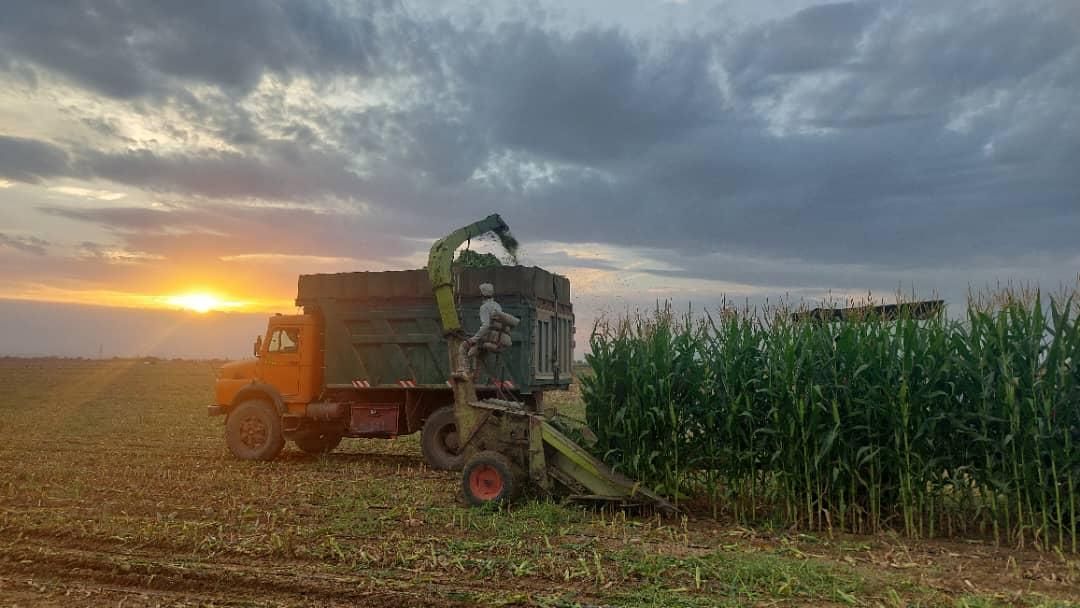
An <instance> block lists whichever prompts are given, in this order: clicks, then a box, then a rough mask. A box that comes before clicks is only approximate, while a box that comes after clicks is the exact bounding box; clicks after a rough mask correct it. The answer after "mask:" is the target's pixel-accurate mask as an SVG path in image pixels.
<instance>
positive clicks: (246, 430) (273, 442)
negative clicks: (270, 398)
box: [225, 399, 285, 460]
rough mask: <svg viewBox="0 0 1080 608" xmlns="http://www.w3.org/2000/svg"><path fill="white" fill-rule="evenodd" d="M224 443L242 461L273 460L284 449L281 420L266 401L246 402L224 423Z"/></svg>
mask: <svg viewBox="0 0 1080 608" xmlns="http://www.w3.org/2000/svg"><path fill="white" fill-rule="evenodd" d="M225 443H226V445H228V446H229V451H231V452H232V453H233V455H234V456H236V457H237V458H239V459H240V460H273V459H274V458H276V457H277V455H278V454H279V453H280V452H281V449H282V448H283V447H285V438H284V437H282V435H281V416H279V415H278V413H277V410H276V409H274V406H273V405H271V404H269V403H267V402H265V401H260V400H258V399H253V400H250V401H244V402H243V403H241V404H240V405H238V406H236V407H235V408H233V410H232V411H231V412H229V417H228V419H226V420H225Z"/></svg>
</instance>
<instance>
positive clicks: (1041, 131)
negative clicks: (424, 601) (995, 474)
mask: <svg viewBox="0 0 1080 608" xmlns="http://www.w3.org/2000/svg"><path fill="white" fill-rule="evenodd" d="M79 6H80V7H81V9H82V11H83V12H84V13H85V14H84V15H83V16H82V17H77V16H72V15H73V14H77V13H78V12H79V11H78V10H74V9H73V10H67V11H61V10H60V9H58V8H56V6H54V5H52V4H48V3H33V4H27V6H24V7H20V9H19V11H20V13H19V14H16V15H14V17H13V18H12V19H6V20H5V21H4V25H0V49H3V50H4V51H6V52H7V53H8V54H9V56H11V57H15V59H14V61H21V62H24V63H25V64H27V65H32V66H35V67H36V68H37V69H42V70H50V71H52V72H57V73H60V74H64V75H66V76H68V77H69V78H72V79H75V80H77V81H79V82H82V83H83V84H84V86H86V87H88V88H90V89H92V90H94V91H97V92H98V93H102V94H106V95H112V96H118V97H132V96H135V97H137V96H140V95H145V94H148V93H153V92H161V91H169V93H168V96H169V97H168V100H169V101H168V103H170V104H172V105H170V107H173V108H179V109H180V111H181V114H182V115H183V116H185V118H186V120H187V123H188V124H177V125H175V129H176V135H177V138H178V140H180V141H182V142H185V143H186V142H188V141H190V142H192V144H191V146H190V147H189V149H186V150H185V151H184V152H182V153H177V152H165V151H162V150H161V149H156V148H154V147H153V146H150V145H147V144H143V145H142V147H138V146H132V145H131V144H130V143H129V142H123V141H120V142H118V141H115V139H118V138H114V139H113V140H109V143H110V144H112V145H109V146H101V147H100V149H98V148H86V147H83V148H72V149H71V150H69V152H67V153H65V152H63V151H62V150H60V149H59V148H55V146H52V145H51V144H45V143H43V142H36V143H35V142H30V141H29V140H17V141H18V142H19V143H18V144H17V145H18V146H22V148H23V149H24V150H26V151H27V153H26V154H18V155H15V156H12V155H11V154H10V153H9V154H8V155H7V156H0V158H3V159H5V160H7V162H4V163H0V175H4V176H7V177H8V178H9V179H21V180H23V181H30V180H37V179H41V178H42V177H47V176H51V175H57V174H64V172H68V173H70V174H73V175H75V174H77V175H82V176H85V177H93V178H97V179H102V180H110V181H115V182H120V183H125V184H130V185H135V186H138V187H141V188H145V189H147V190H151V191H154V192H161V193H169V194H170V195H176V197H177V198H180V199H184V198H185V197H188V198H192V199H194V200H195V201H203V202H201V203H196V202H192V203H191V207H190V208H191V209H195V208H199V207H200V206H202V207H205V208H206V209H208V210H209V211H207V213H209V214H211V215H198V216H197V217H196V218H194V219H192V218H191V217H189V216H190V213H189V212H183V213H181V212H178V211H175V210H173V211H164V212H150V213H146V214H142V215H140V214H138V213H136V212H132V211H122V212H121V211H115V210H113V211H109V210H103V211H100V212H99V211H97V210H86V209H82V210H77V211H76V210H63V211H57V210H55V209H54V210H50V211H48V212H49V213H54V214H61V215H64V216H65V217H69V218H74V219H81V220H84V221H90V222H94V223H99V224H102V225H106V226H112V227H114V228H116V229H117V230H122V231H126V232H127V233H129V236H128V238H130V239H131V242H130V243H129V244H130V245H131V246H133V247H136V246H137V247H138V250H140V251H151V252H152V251H153V250H154V248H155V247H157V248H158V249H160V250H165V249H168V250H169V251H171V252H181V251H182V247H183V243H184V237H183V236H178V235H176V234H168V235H167V238H165V236H162V235H159V237H155V238H158V242H157V244H155V243H154V242H153V239H152V238H150V237H144V236H140V235H139V234H138V231H139V230H143V229H149V228H148V226H152V225H154V224H155V222H159V221H168V222H177V221H180V220H181V219H183V220H184V221H187V222H189V223H188V224H185V228H184V229H185V230H188V231H189V232H192V235H188V239H189V241H188V242H190V243H197V244H198V245H199V246H200V247H203V248H206V249H207V250H209V249H210V248H213V247H221V248H225V249H224V250H225V251H228V252H237V253H243V252H245V250H244V249H243V248H244V247H247V248H249V249H247V251H263V250H262V249H250V248H251V247H255V246H256V244H257V243H256V241H255V239H252V238H249V237H245V236H243V234H242V233H243V230H242V229H241V224H242V221H241V220H239V219H229V218H228V215H227V211H226V209H227V208H228V207H229V205H230V203H225V202H223V203H220V204H218V202H216V200H217V199H221V200H226V199H227V200H228V201H235V200H237V199H242V200H244V201H245V202H250V201H251V200H262V201H266V200H275V201H291V202H294V203H297V204H305V205H309V206H311V207H312V209H313V210H314V209H318V208H319V207H320V205H322V204H324V203H325V202H326V201H327V200H333V201H334V202H335V203H340V202H345V203H348V204H351V205H354V206H356V207H358V208H362V209H364V213H365V214H366V215H363V216H360V215H358V216H356V217H357V218H360V217H363V218H364V219H342V218H341V217H336V216H332V215H331V216H325V217H332V218H334V219H332V220H326V219H325V217H324V216H318V214H316V213H314V211H311V212H304V213H307V215H296V216H289V215H285V214H281V213H276V214H269V215H266V216H265V219H262V220H260V221H259V226H260V228H261V229H262V230H267V231H270V232H271V233H273V234H275V235H277V236H279V237H281V239H282V243H283V244H281V245H280V247H282V248H283V249H281V250H282V251H286V250H287V251H289V252H304V253H318V252H319V251H320V248H321V247H322V248H329V249H332V250H333V251H348V252H351V253H349V254H350V255H351V254H352V253H355V251H354V250H353V249H351V248H350V247H349V246H343V245H340V244H339V243H338V242H337V241H336V240H333V239H322V240H321V241H320V240H319V239H315V238H299V237H297V236H295V235H293V236H291V237H290V236H288V234H287V233H288V232H289V231H288V228H289V224H290V223H295V222H299V223H300V225H303V226H309V225H310V226H312V227H314V228H317V229H319V230H322V231H324V232H323V234H327V235H333V237H334V238H335V239H338V238H340V239H344V240H348V239H349V231H355V232H356V234H364V235H365V238H367V237H368V236H370V235H373V234H374V233H375V232H378V233H379V234H395V233H397V234H405V235H408V236H418V237H427V236H434V235H438V234H441V233H442V232H443V231H444V230H445V229H446V228H447V226H448V225H451V224H450V222H460V221H461V220H462V219H463V218H466V217H472V216H473V215H482V214H484V213H486V212H488V211H490V210H491V209H498V210H499V211H500V212H502V213H504V215H505V216H506V217H507V218H508V219H509V220H510V221H511V222H512V223H513V225H514V226H515V231H516V232H518V233H519V234H520V235H521V236H522V237H524V238H526V239H545V240H551V241H569V242H589V243H592V242H601V243H613V244H621V245H625V246H629V247H642V246H647V247H653V248H656V249H658V250H668V251H670V252H673V253H672V257H671V258H669V259H667V260H665V261H666V262H667V263H668V264H669V265H672V266H675V267H679V266H680V262H679V260H680V259H682V260H684V267H683V270H682V271H669V270H665V271H660V270H657V271H655V272H656V273H658V274H664V273H671V272H682V273H683V274H682V275H680V276H689V277H699V278H724V277H730V278H745V280H747V281H751V282H752V281H754V280H755V279H754V276H757V280H759V281H768V282H769V283H770V284H773V283H774V282H779V283H783V284H785V285H804V284H806V282H805V281H798V280H797V278H798V277H799V276H802V277H812V278H811V279H808V280H810V281H813V282H814V283H816V284H819V285H821V284H825V285H827V284H834V285H841V286H854V285H857V284H862V283H865V282H866V281H868V280H869V277H872V276H873V274H874V272H884V273H888V274H887V276H888V277H889V281H892V280H894V279H896V278H900V277H904V276H919V275H920V274H921V275H922V276H928V275H930V274H933V269H936V268H940V267H942V266H945V265H956V264H967V265H969V266H973V265H974V266H980V267H986V268H990V269H993V268H999V269H1004V268H1011V266H1009V265H1008V264H1006V263H1005V261H1008V260H1010V259H1018V260H1019V259H1023V260H1028V261H1030V260H1047V259H1049V260H1053V259H1057V260H1061V261H1062V262H1061V263H1062V264H1063V265H1064V264H1067V263H1068V262H1067V261H1068V260H1070V259H1074V258H1076V257H1077V256H1078V255H1080V250H1078V246H1077V245H1076V239H1075V234H1076V233H1077V231H1078V230H1080V194H1078V193H1080V172H1078V171H1076V169H1075V165H1076V161H1077V159H1078V158H1080V122H1078V121H1077V118H1076V112H1075V104H1076V99H1077V97H1078V95H1080V31H1078V28H1080V11H1077V10H1076V9H1075V7H1074V5H1073V3H1071V2H1069V1H1065V0H1062V1H1059V2H1045V3H1039V4H1038V5H1029V4H1024V3H1014V2H1007V1H997V2H978V3H938V2H899V1H881V2H848V3H835V4H824V5H818V6H813V7H810V8H807V9H806V10H803V11H799V12H796V13H794V14H790V15H786V16H780V17H778V18H776V19H772V20H767V21H765V22H762V23H760V24H757V25H751V26H742V25H739V24H734V23H727V22H723V23H710V24H701V26H700V27H699V28H698V30H697V31H696V32H695V33H680V34H678V35H671V33H660V34H654V35H652V36H649V37H645V36H635V35H632V34H630V33H627V32H625V31H622V30H619V29H613V28H609V27H603V26H585V27H580V28H577V29H573V30H568V29H565V28H564V29H559V28H557V27H553V26H551V25H549V24H545V23H542V22H538V21H528V20H516V21H506V22H500V23H488V22H484V21H482V20H463V21H460V20H459V21H454V20H451V19H444V18H440V17H437V16H429V17H426V18H417V17H415V16H414V15H410V13H409V12H408V11H405V10H402V5H397V4H393V3H379V4H375V5H367V7H369V8H360V7H357V6H354V5H349V4H342V5H334V4H329V3H323V2H314V3H302V4H301V3H280V4H279V3H270V2H256V3H253V4H250V5H248V4H245V3H196V4H191V3H162V4H159V3H136V2H131V3H127V2H115V1H114V2H105V3H92V4H87V5H79ZM371 6H374V7H375V8H370V7H371ZM76 8H78V7H76ZM23 11H25V12H23ZM56 11H60V12H65V13H70V14H64V15H61V14H59V13H58V12H56ZM68 36H70V37H68ZM45 40H69V42H68V43H67V44H65V45H56V44H46V43H45V42H44V41H45ZM10 61H11V60H10V59H9V62H10ZM88 63H93V65H86V64H88ZM268 72H272V73H275V74H281V75H283V76H284V77H286V78H288V77H301V76H302V77H304V78H307V79H310V80H311V81H313V82H314V83H315V87H316V90H317V92H321V89H319V86H320V83H325V82H328V81H330V80H332V79H333V78H334V77H336V76H360V77H362V78H361V82H360V84H357V85H356V86H359V87H364V86H366V84H367V83H375V82H380V78H384V77H388V76H400V77H401V80H400V81H396V85H397V86H398V88H395V87H388V88H386V89H379V88H378V87H377V86H373V88H372V89H371V90H372V91H374V92H383V93H387V92H388V91H392V93H387V94H386V96H385V99H382V98H380V99H377V100H376V101H374V102H372V103H370V104H368V105H366V106H365V107H363V108H360V109H349V110H343V109H340V108H337V107H334V108H328V107H310V108H307V107H296V106H295V105H289V104H287V103H285V102H283V101H282V100H281V99H280V98H279V99H275V100H271V101H270V102H266V101H265V100H264V101H263V102H262V103H264V105H263V106H259V107H252V104H251V103H248V104H243V103H242V102H251V101H252V99H251V96H249V95H248V93H249V92H250V91H251V89H252V87H253V86H254V84H255V83H256V82H258V80H259V78H260V77H261V75H263V74H266V73H268ZM192 82H197V83H206V84H210V85H214V87H216V88H215V89H214V91H213V92H211V93H205V92H199V93H198V94H196V93H194V92H192V91H190V90H185V88H184V87H185V86H186V85H187V84H189V83H192ZM402 83H405V84H402ZM282 95H283V94H282ZM376 97H377V96H376ZM266 104H268V105H266ZM137 107H138V111H141V112H144V113H145V112H150V113H152V112H154V111H155V110H154V107H155V106H153V104H143V105H141V106H137ZM268 123H273V124H274V127H275V129H276V132H275V133H274V134H273V135H268V129H267V127H266V125H267V124H268ZM99 126H101V127H102V128H99V129H97V132H98V133H99V134H101V135H102V137H109V134H108V123H102V124H101V125H99ZM200 127H201V128H204V129H207V130H209V131H211V132H212V133H214V134H215V135H217V136H219V137H220V138H221V139H222V140H224V141H225V142H226V143H227V144H229V145H230V146H232V147H231V149H229V150H226V151H222V150H218V149H214V150H209V149H204V148H200V147H198V143H197V142H198V141H199V138H198V137H196V136H195V135H193V133H195V132H196V131H197V129H198V128H200ZM8 139H10V138H8ZM5 141H7V140H3V139H0V155H3V154H4V151H3V150H4V149H5V145H6V146H7V147H8V148H13V147H14V145H13V144H11V143H10V142H9V143H7V144H5ZM43 151H51V152H48V153H44V152H43ZM66 155H67V156H66ZM69 158H70V160H69ZM19 176H22V177H19ZM208 200H209V201H210V202H207V201H208ZM244 209H248V208H246V207H245V208H244ZM238 213H239V212H238ZM243 213H244V214H251V215H246V217H254V215H253V213H252V212H250V211H248V210H245V211H243ZM297 213H300V212H297ZM163 214H165V215H163ZM185 214H187V215H185ZM212 214H217V216H218V217H222V216H224V217H226V223H227V224H228V226H229V227H228V228H226V229H219V228H215V227H214V221H213V219H212ZM196 220H197V221H196ZM191 222H195V224H192V223H191ZM230 222H235V223H230ZM274 222H281V223H283V226H276V225H275V224H273V223H274ZM335 222H336V225H335ZM193 225H196V226H197V227H198V229H199V231H198V232H197V234H198V236H197V237H196V236H194V234H195V230H194V228H193V227H192V226H193ZM342 226H344V227H345V228H342ZM215 230H216V232H215ZM353 239H354V240H355V235H354V236H353ZM380 242H381V243H382V244H383V245H384V246H386V247H388V248H390V249H391V250H394V251H397V250H400V249H402V247H403V246H401V245H398V246H397V248H395V246H394V245H393V243H392V239H390V238H389V237H387V238H384V239H382V240H381V241H380ZM276 246H278V245H275V247H276ZM710 256H720V257H716V258H714V257H710ZM1040 256H1041V257H1040ZM552 260H553V261H552V263H555V258H552ZM717 260H743V261H744V262H745V263H744V266H743V267H742V268H743V270H739V271H735V270H732V271H730V274H725V272H727V271H725V270H723V269H722V268H719V269H716V268H715V264H717V263H718V262H717ZM748 260H752V261H748ZM564 261H568V262H569V261H572V260H564ZM732 263H737V262H732ZM1025 263H1027V262H1025ZM1031 263H1035V262H1031ZM710 264H714V266H713V267H710V266H709V265H710ZM747 269H757V270H756V271H750V270H747ZM853 269H854V270H853ZM714 270H715V271H714ZM800 273H802V274H801V275H800ZM883 276H884V275H883Z"/></svg>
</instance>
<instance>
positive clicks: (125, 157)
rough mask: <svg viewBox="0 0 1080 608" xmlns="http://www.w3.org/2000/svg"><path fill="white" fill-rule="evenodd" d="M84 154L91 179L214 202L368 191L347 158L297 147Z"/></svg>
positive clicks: (91, 151)
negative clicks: (251, 152)
mask: <svg viewBox="0 0 1080 608" xmlns="http://www.w3.org/2000/svg"><path fill="white" fill-rule="evenodd" d="M83 154H84V155H83V157H82V158H81V159H80V161H81V164H82V165H83V166H84V167H85V168H86V170H87V172H88V173H89V174H90V175H94V176H96V177H100V178H103V179H108V180H112V181H116V182H122V183H125V184H131V185H135V186H141V187H144V188H147V189H149V190H156V191H169V192H181V193H185V194H194V195H199V196H206V197H211V198H262V199H271V200H290V199H291V200H311V199H312V198H317V197H324V196H327V195H337V196H350V195H356V194H359V193H360V192H361V191H362V188H363V182H362V181H361V180H360V179H359V178H358V177H357V176H356V175H354V174H353V173H351V172H350V171H349V170H348V169H347V167H346V164H347V163H348V159H346V158H345V157H343V156H342V155H340V154H325V153H321V152H318V151H315V150H311V149H305V148H300V147H294V146H284V147H280V148H279V147H270V146H267V149H266V150H265V153H264V154H263V155H260V156H255V155H248V154H242V153H236V152H209V151H206V152H201V153H198V154H172V155H160V154H158V153H156V152H154V151H152V150H146V149H138V150H127V151H123V152H115V153H113V152H109V153H105V152H98V151H94V150H87V151H84V153H83Z"/></svg>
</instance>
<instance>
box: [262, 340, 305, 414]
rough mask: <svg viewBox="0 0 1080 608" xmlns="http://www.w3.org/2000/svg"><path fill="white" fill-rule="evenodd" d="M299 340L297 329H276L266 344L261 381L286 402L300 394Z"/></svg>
mask: <svg viewBox="0 0 1080 608" xmlns="http://www.w3.org/2000/svg"><path fill="white" fill-rule="evenodd" d="M300 340H301V337H300V328H299V327H278V328H276V329H274V330H273V331H272V332H271V333H270V338H269V340H268V341H267V343H266V356H265V358H264V361H265V362H266V367H265V368H264V370H265V371H264V375H263V380H264V381H265V382H266V383H267V384H270V385H271V386H273V387H274V388H276V389H278V391H280V392H281V395H282V396H283V397H285V400H286V401H290V400H291V399H290V397H293V398H295V397H296V396H297V395H298V394H299V393H300Z"/></svg>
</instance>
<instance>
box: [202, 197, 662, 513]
mask: <svg viewBox="0 0 1080 608" xmlns="http://www.w3.org/2000/svg"><path fill="white" fill-rule="evenodd" d="M488 233H492V234H495V235H496V236H497V237H499V239H500V241H502V243H503V244H504V246H506V245H507V244H509V245H511V246H515V245H516V241H514V240H513V238H512V237H510V236H509V233H510V228H509V226H507V225H506V223H505V222H504V221H503V220H502V218H501V217H499V216H498V215H497V214H494V215H491V216H488V217H487V218H484V219H483V220H480V221H478V222H473V223H472V224H468V225H466V226H463V227H462V228H459V229H457V230H455V231H453V232H451V233H450V234H449V235H447V236H445V237H443V238H441V239H439V240H438V241H436V242H435V244H434V245H432V247H431V250H430V252H429V255H428V266H427V269H426V270H419V271H404V272H396V273H395V272H390V273H348V274H337V275H309V276H304V277H301V278H300V281H299V288H298V294H297V300H296V303H297V305H298V306H302V307H303V308H304V314H302V315H290V316H284V315H280V316H275V317H272V318H271V319H270V322H269V325H268V327H267V332H266V335H265V337H260V338H258V339H256V341H255V353H256V355H257V357H256V359H254V360H250V361H242V362H237V363H230V364H226V365H225V366H224V367H222V370H221V377H220V378H219V379H218V381H217V385H216V395H217V399H216V401H217V403H215V404H213V405H211V406H210V413H211V414H215V415H216V414H225V415H226V416H227V418H226V420H225V438H226V442H227V443H228V445H229V449H230V450H232V452H233V453H234V454H235V455H236V456H238V457H240V458H244V459H250V460H266V459H270V458H273V457H274V456H276V455H277V454H278V453H279V452H280V451H281V449H282V446H283V445H284V443H285V441H286V440H292V441H294V442H295V443H296V445H297V446H298V447H300V449H301V450H304V451H307V452H324V451H328V450H330V449H333V448H334V447H335V446H336V445H337V444H338V442H339V441H341V439H342V438H343V437H395V436H398V435H402V434H405V433H412V432H416V431H417V430H421V433H422V435H421V448H422V451H423V453H424V458H425V460H426V461H427V463H428V464H429V465H430V466H432V467H434V468H439V469H455V470H456V469H460V470H461V472H462V473H461V488H462V493H463V496H464V498H465V500H466V501H467V502H468V503H469V504H471V505H486V504H492V503H503V502H509V501H511V500H514V499H515V498H517V497H518V496H520V495H521V494H522V493H523V491H524V490H525V489H527V488H528V489H531V490H532V491H533V492H535V493H537V494H543V495H562V496H566V497H569V498H571V499H579V500H587V501H599V502H604V503H615V504H618V505H622V506H629V505H640V506H647V507H651V508H653V509H656V510H658V511H660V512H665V513H673V512H675V508H674V507H673V506H672V505H671V504H670V503H668V502H667V501H666V500H665V499H664V498H663V497H662V496H660V495H658V494H656V493H655V492H653V491H651V490H649V489H648V488H645V487H643V486H642V485H641V484H640V483H638V482H635V481H634V480H632V479H629V478H627V477H626V476H624V475H621V474H619V473H617V472H616V471H613V470H612V469H611V468H610V467H608V466H607V465H605V464H604V463H603V462H601V461H599V460H597V459H596V458H595V457H593V456H592V455H591V454H589V452H588V451H587V450H586V449H585V448H583V447H582V446H580V445H578V444H577V443H575V442H574V441H573V440H572V439H571V437H570V434H568V433H567V432H565V431H566V430H567V429H565V428H560V426H559V425H558V424H557V423H556V421H555V420H554V419H549V418H548V417H547V416H546V415H545V413H544V412H542V409H541V408H540V407H539V405H540V404H541V403H542V397H543V394H544V391H546V390H552V389H565V388H566V387H567V386H568V385H569V382H570V378H569V373H568V370H569V369H570V364H571V360H572V354H573V346H574V343H573V332H574V314H573V308H572V307H571V304H570V283H569V281H568V280H567V279H566V278H565V277H560V276H558V275H554V274H551V273H549V272H547V271H545V270H543V269H540V268H526V267H521V266H511V267H494V268H482V269H478V268H460V267H455V266H454V265H453V263H452V261H453V259H454V252H455V251H456V250H457V249H458V247H460V246H461V245H463V244H464V243H466V242H468V241H469V240H471V239H473V238H477V237H480V236H482V235H485V234H488ZM481 292H489V293H488V294H486V295H493V296H494V298H495V299H496V301H497V302H498V304H499V306H498V307H495V308H491V307H490V304H491V302H485V305H484V307H482V306H481V305H480V301H481V298H482V297H483V296H484V295H485V294H483V293H481ZM485 309H486V313H485V314H484V315H483V316H484V317H485V318H484V319H483V323H482V322H481V316H482V315H481V312H482V311H484V310H485ZM500 309H501V310H500ZM461 313H464V314H461Z"/></svg>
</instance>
